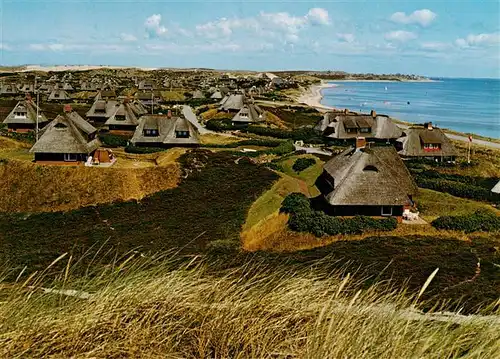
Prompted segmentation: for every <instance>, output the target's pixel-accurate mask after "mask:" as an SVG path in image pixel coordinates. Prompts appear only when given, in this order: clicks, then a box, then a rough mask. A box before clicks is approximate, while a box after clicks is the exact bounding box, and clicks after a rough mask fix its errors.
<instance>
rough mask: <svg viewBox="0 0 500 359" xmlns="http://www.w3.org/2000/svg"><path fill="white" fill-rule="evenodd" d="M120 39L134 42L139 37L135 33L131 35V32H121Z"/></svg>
mask: <svg viewBox="0 0 500 359" xmlns="http://www.w3.org/2000/svg"><path fill="white" fill-rule="evenodd" d="M120 39H121V40H122V41H125V42H134V41H137V37H135V36H134V35H131V34H126V33H124V32H122V33H121V34H120Z"/></svg>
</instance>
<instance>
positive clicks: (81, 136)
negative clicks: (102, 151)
mask: <svg viewBox="0 0 500 359" xmlns="http://www.w3.org/2000/svg"><path fill="white" fill-rule="evenodd" d="M96 132H97V130H96V129H95V128H94V127H93V126H92V125H91V124H90V123H88V122H87V121H85V120H84V119H83V118H81V117H80V115H78V113H76V112H66V113H64V114H63V115H59V116H57V117H56V118H55V120H54V121H52V122H51V123H50V124H48V125H47V126H46V127H45V128H44V129H43V130H42V131H41V132H40V134H41V137H40V138H39V140H38V141H37V142H36V143H35V145H34V146H33V147H32V148H31V150H30V152H35V153H86V154H88V153H91V152H92V151H94V150H95V149H97V148H98V147H99V146H100V145H101V143H100V142H99V140H98V139H97V138H95V133H96Z"/></svg>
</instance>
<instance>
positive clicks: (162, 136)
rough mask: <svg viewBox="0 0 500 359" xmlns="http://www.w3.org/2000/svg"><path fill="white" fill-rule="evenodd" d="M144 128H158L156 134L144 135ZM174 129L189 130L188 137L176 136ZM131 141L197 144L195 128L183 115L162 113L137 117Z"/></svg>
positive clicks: (134, 142) (180, 144)
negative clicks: (173, 115)
mask: <svg viewBox="0 0 500 359" xmlns="http://www.w3.org/2000/svg"><path fill="white" fill-rule="evenodd" d="M145 130H158V136H145V134H144V131H145ZM176 131H177V132H178V131H187V132H189V137H188V138H179V137H176ZM131 142H132V143H133V144H136V143H151V144H158V143H161V144H165V145H179V146H182V145H195V144H199V140H198V131H197V129H196V128H195V127H194V126H193V125H192V124H191V123H190V122H189V121H188V120H187V119H185V118H184V117H171V118H169V117H168V116H164V115H147V116H142V117H141V118H140V119H139V126H137V128H136V130H135V133H134V136H133V137H132V140H131Z"/></svg>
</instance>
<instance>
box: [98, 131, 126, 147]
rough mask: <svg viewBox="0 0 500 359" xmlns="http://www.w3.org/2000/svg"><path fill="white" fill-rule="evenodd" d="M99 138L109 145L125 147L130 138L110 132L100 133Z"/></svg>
mask: <svg viewBox="0 0 500 359" xmlns="http://www.w3.org/2000/svg"><path fill="white" fill-rule="evenodd" d="M99 139H100V140H101V142H102V143H103V144H104V145H105V146H107V147H112V148H114V147H125V146H127V145H128V141H129V140H128V138H127V137H124V136H117V135H112V134H109V133H105V134H99Z"/></svg>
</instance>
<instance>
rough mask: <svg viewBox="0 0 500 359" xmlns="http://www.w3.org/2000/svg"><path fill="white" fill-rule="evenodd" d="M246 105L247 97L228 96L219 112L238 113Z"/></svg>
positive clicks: (241, 95) (240, 95)
mask: <svg viewBox="0 0 500 359" xmlns="http://www.w3.org/2000/svg"><path fill="white" fill-rule="evenodd" d="M244 103H245V95H243V94H232V95H227V96H226V97H224V98H223V99H222V101H221V102H220V107H219V110H221V111H227V112H238V111H240V110H241V109H242V108H243V105H244Z"/></svg>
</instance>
